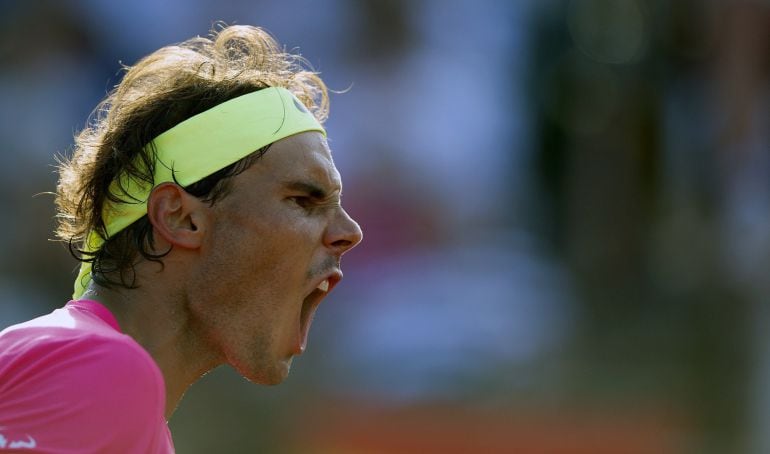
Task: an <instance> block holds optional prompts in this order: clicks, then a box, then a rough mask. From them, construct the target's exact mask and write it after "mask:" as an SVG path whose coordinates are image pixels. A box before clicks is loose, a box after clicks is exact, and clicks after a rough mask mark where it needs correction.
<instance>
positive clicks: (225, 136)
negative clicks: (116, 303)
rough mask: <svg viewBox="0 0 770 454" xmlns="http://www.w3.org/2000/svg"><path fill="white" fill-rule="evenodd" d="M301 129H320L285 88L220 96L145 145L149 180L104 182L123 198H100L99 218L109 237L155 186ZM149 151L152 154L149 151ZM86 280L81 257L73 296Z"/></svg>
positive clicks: (189, 178)
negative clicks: (150, 158) (151, 164)
mask: <svg viewBox="0 0 770 454" xmlns="http://www.w3.org/2000/svg"><path fill="white" fill-rule="evenodd" d="M306 131H318V132H321V133H322V134H324V135H325V134H326V131H325V130H324V129H323V127H322V126H321V124H320V123H319V122H318V120H317V119H316V118H315V116H313V114H312V113H310V112H309V111H308V110H307V109H306V108H305V106H304V105H303V104H302V102H300V101H299V100H298V99H297V98H296V97H295V96H294V95H293V94H292V93H291V92H290V91H289V90H287V89H285V88H280V87H270V88H265V89H262V90H259V91H255V92H252V93H249V94H246V95H243V96H239V97H237V98H234V99H231V100H229V101H226V102H224V103H222V104H219V105H217V106H214V107H213V108H211V109H209V110H207V111H205V112H201V113H199V114H198V115H195V116H193V117H191V118H189V119H187V120H185V121H183V122H182V123H179V124H178V125H176V126H174V127H173V128H171V129H169V130H168V131H166V132H164V133H162V134H160V135H159V136H158V137H156V138H155V139H153V140H152V141H151V142H150V143H149V144H147V145H146V146H145V150H147V151H149V152H151V151H152V148H154V150H155V169H154V175H153V182H152V184H150V183H147V182H143V181H139V180H136V179H133V178H130V177H128V176H126V175H125V174H123V175H121V176H120V177H119V183H118V181H113V182H112V184H111V185H110V192H112V193H113V194H115V195H117V196H118V197H120V198H121V199H123V200H124V201H123V202H120V203H115V202H109V201H107V202H105V206H104V208H103V209H102V219H103V220H104V225H105V227H106V231H107V237H108V238H109V237H111V236H113V235H115V234H116V233H118V232H120V231H121V230H123V229H125V228H126V227H128V226H129V225H131V224H133V223H134V222H136V221H137V220H139V219H140V218H141V217H142V216H144V215H145V214H147V200H148V199H149V198H150V193H151V192H152V189H153V188H154V187H155V185H158V184H161V183H165V182H176V183H177V184H179V185H180V186H182V187H186V186H189V185H191V184H193V183H195V182H197V181H200V180H202V179H203V178H206V177H207V176H209V175H211V174H213V173H214V172H217V171H219V170H221V169H223V168H225V167H227V166H229V165H231V164H234V163H236V162H237V161H239V160H241V159H243V158H245V157H246V156H248V155H250V154H251V153H253V152H255V151H257V150H259V149H260V148H262V147H265V146H266V145H269V144H271V143H273V142H276V141H278V140H281V139H283V138H286V137H289V136H292V135H294V134H298V133H301V132H306ZM150 154H152V153H150ZM104 241H105V240H104V238H102V237H101V236H100V235H98V234H96V233H95V232H93V231H91V232H90V233H89V234H88V237H87V238H86V241H85V243H84V245H83V249H84V250H85V251H86V252H96V251H98V250H99V248H101V247H102V245H103V244H104ZM90 280H91V263H89V262H83V263H81V265H80V273H79V274H78V277H77V279H76V280H75V292H74V294H73V298H74V299H77V298H80V297H81V296H82V295H83V293H84V292H85V289H86V287H87V286H88V282H89V281H90Z"/></svg>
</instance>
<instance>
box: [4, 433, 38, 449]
mask: <svg viewBox="0 0 770 454" xmlns="http://www.w3.org/2000/svg"><path fill="white" fill-rule="evenodd" d="M26 435H27V439H26V440H9V439H7V438H5V435H3V434H2V433H0V449H5V448H8V449H34V448H36V447H37V442H36V441H35V439H34V438H32V437H31V436H30V435H29V434H26Z"/></svg>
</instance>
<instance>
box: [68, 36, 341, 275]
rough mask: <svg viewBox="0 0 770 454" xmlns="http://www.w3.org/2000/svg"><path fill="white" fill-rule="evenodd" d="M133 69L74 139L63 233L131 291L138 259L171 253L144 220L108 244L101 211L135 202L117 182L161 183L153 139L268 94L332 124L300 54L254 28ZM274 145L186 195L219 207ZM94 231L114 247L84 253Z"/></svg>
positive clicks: (98, 271) (164, 51)
mask: <svg viewBox="0 0 770 454" xmlns="http://www.w3.org/2000/svg"><path fill="white" fill-rule="evenodd" d="M125 71H126V72H125V75H124V77H123V79H122V81H121V82H120V83H119V84H118V85H117V86H116V87H115V88H114V89H113V90H112V91H111V92H110V93H109V94H108V96H107V97H106V98H105V99H104V100H103V101H102V102H101V103H100V104H99V105H98V106H97V108H96V109H95V110H94V112H93V113H92V115H91V118H90V119H89V122H88V123H87V125H86V127H85V128H84V129H83V130H82V131H81V132H80V133H79V134H78V135H77V136H76V137H75V147H74V151H73V153H72V157H71V158H70V159H66V158H64V159H62V161H61V163H60V166H59V184H58V186H57V190H56V206H57V218H58V228H57V230H56V234H57V236H58V237H59V238H60V239H61V240H63V241H65V242H67V243H68V244H69V247H70V251H71V252H72V253H73V255H74V256H75V257H76V258H77V259H78V260H80V261H85V262H92V273H93V279H94V281H95V282H97V283H98V284H100V285H103V286H114V285H117V286H122V287H125V288H133V287H136V284H137V283H136V277H135V273H134V265H135V264H136V263H137V261H138V260H140V259H141V258H140V257H139V256H141V257H143V258H144V259H148V260H155V261H159V260H160V258H162V257H163V256H164V255H165V254H167V253H168V251H161V252H157V251H155V249H154V244H153V234H152V232H153V229H152V225H151V224H150V222H149V221H148V219H147V216H146V215H145V216H144V217H142V218H141V219H139V220H138V221H136V222H135V223H133V224H132V225H130V226H129V227H128V228H126V229H124V230H122V231H121V232H119V233H117V234H115V235H113V236H112V237H109V238H108V237H107V236H108V235H107V232H106V227H105V223H104V219H103V218H102V210H103V208H104V206H105V203H108V202H121V201H126V202H130V201H129V200H124V199H125V198H126V196H125V195H122V194H121V195H119V194H115V193H114V192H112V191H110V184H111V183H112V181H113V180H115V179H116V178H117V177H118V176H119V175H122V174H126V175H127V176H131V177H133V178H134V179H136V180H138V181H145V182H149V183H151V184H152V183H153V172H154V162H155V156H154V150H153V149H152V147H146V145H147V144H149V143H150V142H151V141H152V139H154V138H155V137H157V136H158V135H160V134H161V133H163V132H165V131H166V130H168V129H170V128H172V127H174V126H176V125H177V124H179V123H181V122H182V121H184V120H186V119H188V118H190V117H192V116H194V115H196V114H198V113H201V112H203V111H206V110H208V109H210V108H212V107H214V106H216V105H217V104H221V103H223V102H225V101H228V100H230V99H232V98H235V97H238V96H241V95H244V94H247V93H250V92H253V91H257V90H261V89H263V88H267V87H283V88H286V89H288V90H290V91H291V92H292V93H294V95H295V96H297V98H298V99H299V100H300V101H302V103H303V104H305V106H306V107H307V108H308V109H309V110H310V111H311V112H312V113H313V114H314V115H315V117H316V118H317V119H318V120H319V121H320V122H323V121H324V120H325V119H326V117H327V114H328V110H329V109H328V106H329V98H328V93H327V89H326V86H325V85H324V83H323V81H322V80H321V79H320V77H318V75H317V73H315V72H314V71H312V70H311V69H309V66H308V65H307V63H306V61H305V60H304V59H303V58H302V57H301V56H299V55H297V54H292V53H287V52H285V51H284V50H283V49H281V48H280V47H279V45H278V43H277V42H276V41H275V39H273V38H272V37H271V36H270V35H269V34H268V33H267V32H266V31H264V30H262V29H260V28H257V27H251V26H230V27H224V28H222V29H221V30H219V31H218V32H212V35H211V37H210V38H201V37H196V38H192V39H190V40H187V41H185V42H182V43H180V44H177V45H172V46H167V47H163V48H161V49H159V50H158V51H156V52H154V53H152V54H150V55H148V56H147V57H145V58H143V59H142V60H140V61H139V62H138V63H136V65H134V66H131V67H126V68H125ZM268 147H269V146H268ZM268 147H264V148H262V149H260V150H254V153H252V154H251V155H249V156H247V157H245V158H243V159H241V160H240V161H238V162H236V163H235V164H232V165H230V166H228V167H226V168H224V169H222V170H220V171H218V172H216V173H214V174H212V175H210V176H208V177H206V178H204V179H203V180H201V181H198V182H197V183H194V184H192V185H190V186H188V187H186V188H185V190H186V191H187V192H188V193H190V194H192V195H194V196H196V197H199V198H200V199H202V200H204V201H207V202H209V203H211V204H214V203H215V202H216V201H217V200H219V199H221V198H222V197H224V196H226V195H227V192H228V189H229V179H230V178H231V177H233V176H235V175H237V174H239V173H240V172H243V171H244V170H246V169H247V168H248V167H249V166H251V165H252V164H253V163H254V162H255V161H257V160H258V159H259V158H260V157H261V156H262V154H264V153H265V151H267V148H268ZM212 152H215V151H214V150H212ZM121 196H122V197H123V199H121ZM92 231H93V232H95V233H96V234H97V235H99V236H101V237H102V238H103V239H105V240H106V241H105V243H104V244H103V245H102V247H101V248H100V249H99V250H97V251H95V252H86V251H84V247H83V245H84V242H85V240H86V238H87V236H88V234H89V232H92Z"/></svg>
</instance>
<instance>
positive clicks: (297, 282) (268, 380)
mask: <svg viewBox="0 0 770 454" xmlns="http://www.w3.org/2000/svg"><path fill="white" fill-rule="evenodd" d="M341 192H342V184H341V180H340V175H339V172H338V171H337V169H336V167H335V166H334V162H333V160H332V157H331V152H330V150H329V147H328V144H327V142H326V139H325V138H324V137H323V135H321V134H320V133H317V132H305V133H301V134H297V135H294V136H291V137H287V138H285V139H282V140H280V141H278V142H275V143H274V144H273V145H271V147H270V150H269V151H268V152H267V153H266V154H265V155H264V156H263V157H262V158H261V159H260V160H258V161H257V162H256V163H255V164H254V165H252V166H251V167H250V168H249V169H247V170H246V171H244V172H243V173H241V174H239V175H237V176H235V177H234V178H233V179H232V181H231V190H230V192H229V193H228V194H227V195H226V196H225V197H224V198H222V199H221V200H218V201H217V202H216V203H215V204H214V205H213V206H212V205H210V204H208V203H206V202H202V201H200V200H198V199H197V198H195V197H193V196H191V195H189V194H187V193H186V192H185V191H184V190H183V189H182V188H180V187H179V186H177V185H175V184H173V183H164V184H161V185H159V186H158V187H156V188H155V189H154V190H153V193H152V195H151V196H150V200H149V202H148V216H149V219H150V222H151V223H152V225H153V228H154V236H155V240H156V245H155V247H156V250H157V251H165V250H167V249H169V247H170V248H171V252H170V253H169V254H168V255H167V256H166V257H165V258H164V259H163V266H162V267H161V266H160V265H159V264H157V263H153V262H147V261H144V262H140V263H139V264H138V265H137V266H136V271H137V278H138V282H139V283H140V287H139V288H137V289H131V290H126V289H118V288H115V289H106V288H103V287H99V286H98V285H97V284H94V283H92V284H91V287H90V288H89V289H88V291H87V292H86V293H85V295H84V296H83V298H90V299H96V300H98V301H100V302H101V303H102V304H104V305H105V306H107V308H109V309H110V310H111V311H112V313H113V314H114V315H115V317H116V318H117V320H118V323H119V324H120V327H121V329H122V330H123V332H124V333H126V334H128V335H130V336H132V337H133V338H134V339H136V341H137V342H138V343H139V344H140V345H142V346H143V347H144V348H145V349H146V350H147V351H148V352H149V353H150V354H151V355H152V357H153V358H154V359H155V361H156V362H157V363H158V366H159V367H160V369H161V372H162V373H163V377H164V380H165V383H166V394H167V396H166V417H167V418H168V417H170V416H171V414H172V413H173V411H174V409H175V408H176V407H177V405H178V403H179V401H180V400H181V398H182V395H183V394H184V391H185V390H186V389H187V388H188V387H189V386H190V385H191V384H192V383H193V382H195V381H196V380H197V379H198V378H199V377H200V376H201V375H203V374H204V373H206V372H207V371H209V370H211V369H213V368H215V367H217V366H219V365H221V364H230V365H231V366H233V367H234V368H235V369H236V370H238V371H239V372H240V373H241V374H242V375H243V376H244V377H246V378H247V379H249V380H251V381H253V382H256V383H261V384H277V383H280V382H281V381H282V380H284V379H285V378H286V376H287V374H288V373H289V369H290V367H291V361H292V358H293V357H294V356H295V355H298V354H301V353H302V352H303V350H304V348H305V342H306V337H307V331H308V330H309V326H310V321H311V320H312V316H313V314H314V312H315V308H316V306H317V304H318V303H320V299H322V297H323V296H325V294H324V293H323V292H320V291H317V290H315V289H316V287H317V286H318V285H319V283H321V282H322V281H324V280H325V279H328V280H329V283H330V288H329V290H331V288H333V286H334V285H335V284H336V283H337V282H338V281H339V280H340V279H341V278H342V275H341V271H340V269H339V262H340V258H341V256H342V255H343V254H344V253H345V252H347V251H348V250H350V249H351V248H352V247H354V246H355V245H356V244H358V243H359V242H360V241H361V238H362V233H361V229H360V227H359V226H358V224H357V223H356V222H355V221H353V220H352V219H351V218H350V216H348V214H347V213H346V212H345V210H344V209H343V208H342V206H341V204H340V197H341Z"/></svg>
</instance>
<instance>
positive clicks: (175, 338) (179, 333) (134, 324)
mask: <svg viewBox="0 0 770 454" xmlns="http://www.w3.org/2000/svg"><path fill="white" fill-rule="evenodd" d="M142 282H147V284H146V285H142V287H140V288H138V289H131V290H125V289H107V288H104V287H100V286H98V285H96V284H94V283H92V284H91V286H90V287H89V288H88V290H87V291H86V293H85V294H84V295H83V298H84V299H93V300H96V301H99V302H100V303H102V304H103V305H104V306H105V307H107V309H109V310H110V312H112V314H113V315H114V316H115V318H116V319H117V321H118V324H119V325H120V329H121V331H123V333H124V334H127V335H129V336H131V337H132V338H133V339H134V340H135V341H136V342H137V343H139V345H141V346H142V347H143V348H144V349H145V350H146V351H147V352H148V353H149V354H150V355H151V356H152V358H153V359H154V360H155V362H156V363H157V365H158V367H159V368H160V371H161V373H162V374H163V380H164V382H165V385H166V407H165V408H166V410H165V416H166V419H170V418H171V415H173V413H174V411H175V410H176V408H177V406H178V405H179V402H180V401H181V400H182V396H183V395H184V393H185V391H186V390H187V388H189V387H190V385H192V384H193V383H194V382H195V381H197V380H198V379H199V378H200V377H201V376H202V375H203V374H205V373H206V372H208V371H210V370H211V369H213V368H214V367H216V366H218V365H219V364H221V363H222V361H221V360H220V359H219V357H218V355H217V354H216V353H215V352H214V351H212V349H211V348H209V347H208V346H207V345H205V342H204V341H203V339H205V337H204V336H202V335H201V333H200V331H201V330H200V329H199V328H198V327H197V326H196V323H195V320H194V318H193V317H192V316H191V315H190V313H189V311H188V310H187V307H186V306H187V305H186V303H185V299H184V298H183V297H180V294H181V293H180V292H175V291H170V290H171V289H168V287H164V288H163V290H164V291H162V293H159V292H158V291H156V290H158V289H155V288H153V285H152V283H151V282H149V281H146V280H145V281H142Z"/></svg>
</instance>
